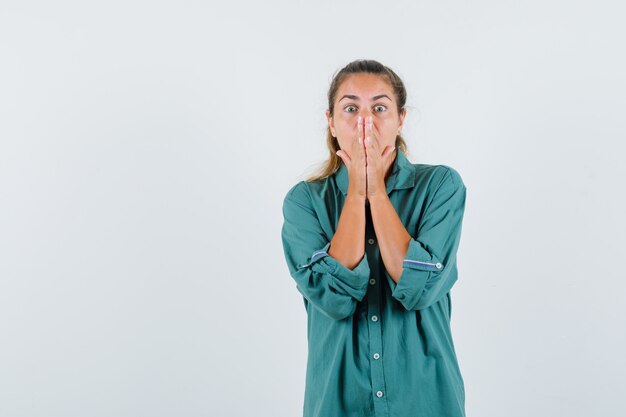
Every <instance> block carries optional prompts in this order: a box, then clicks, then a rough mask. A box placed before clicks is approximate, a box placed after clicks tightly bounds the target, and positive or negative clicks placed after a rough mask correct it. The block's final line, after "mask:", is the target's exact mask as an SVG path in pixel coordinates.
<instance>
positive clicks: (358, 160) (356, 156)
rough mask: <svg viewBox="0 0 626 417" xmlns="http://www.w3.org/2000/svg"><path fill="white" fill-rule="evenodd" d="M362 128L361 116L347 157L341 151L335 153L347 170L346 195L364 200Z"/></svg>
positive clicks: (363, 144)
mask: <svg viewBox="0 0 626 417" xmlns="http://www.w3.org/2000/svg"><path fill="white" fill-rule="evenodd" d="M363 139H364V126H363V120H362V118H361V116H359V117H358V121H357V130H356V135H355V136H354V140H353V141H352V145H351V147H350V155H352V156H349V155H348V154H347V153H346V151H344V150H343V149H341V150H338V151H337V155H339V157H340V158H341V159H342V160H343V163H344V164H346V167H347V168H348V195H349V196H356V197H359V198H362V199H363V201H365V198H366V195H367V194H366V175H367V173H366V171H365V143H364V140H363Z"/></svg>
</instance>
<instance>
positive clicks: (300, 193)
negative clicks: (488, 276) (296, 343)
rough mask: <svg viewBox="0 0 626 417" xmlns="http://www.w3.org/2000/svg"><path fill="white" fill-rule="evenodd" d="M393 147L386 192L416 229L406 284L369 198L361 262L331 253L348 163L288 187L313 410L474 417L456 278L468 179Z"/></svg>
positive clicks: (331, 415) (307, 412)
mask: <svg viewBox="0 0 626 417" xmlns="http://www.w3.org/2000/svg"><path fill="white" fill-rule="evenodd" d="M396 154H397V157H396V158H395V160H394V163H393V168H392V172H391V174H390V176H389V178H388V179H387V181H386V187H387V194H388V195H389V198H390V200H391V203H392V204H393V206H394V207H395V209H396V212H397V213H398V216H399V217H400V220H401V221H402V223H403V224H404V226H405V227H406V229H407V231H408V232H409V234H410V235H411V237H412V239H411V241H410V243H409V248H408V251H407V253H406V256H405V259H404V261H403V265H402V266H403V268H402V275H401V276H400V280H399V281H398V284H397V285H396V283H395V282H394V281H393V280H392V279H391V277H390V276H389V274H388V273H387V271H386V269H385V265H384V263H383V261H382V257H381V255H380V250H379V248H378V243H377V239H376V234H375V231H374V228H373V223H372V218H371V213H370V210H369V201H367V200H366V204H365V213H366V228H365V254H364V256H363V258H362V260H361V261H360V263H359V264H358V265H357V266H356V267H355V268H354V269H352V270H350V269H348V268H347V267H345V266H344V265H343V264H341V263H339V262H338V261H337V260H336V259H335V258H333V257H331V256H330V255H329V254H328V248H329V247H330V240H331V239H332V237H333V235H334V232H335V230H336V227H337V222H338V220H339V216H340V214H341V209H342V207H343V205H344V203H345V198H346V193H347V191H348V170H347V167H346V166H345V165H344V164H343V163H342V164H341V167H340V169H339V170H338V171H337V172H336V173H335V174H333V175H331V176H330V177H328V178H325V179H324V180H321V181H315V182H306V181H300V182H299V183H297V184H296V185H294V186H293V187H292V188H291V189H290V190H289V191H288V192H287V194H286V196H285V199H284V202H283V216H284V223H283V227H282V242H283V248H284V253H285V258H286V260H287V265H288V267H289V272H290V275H291V277H292V278H293V279H294V280H295V284H296V288H297V290H298V292H299V293H300V294H301V295H302V297H303V301H304V307H305V309H306V312H307V340H308V359H307V369H306V380H305V386H306V388H305V393H304V406H303V411H304V414H303V415H304V417H369V416H376V417H420V416H422V417H444V416H446V417H464V416H465V388H464V382H463V378H462V376H461V372H460V369H459V365H458V362H457V358H456V353H455V350H454V343H453V340H452V335H451V331H450V317H451V314H452V305H451V299H450V289H451V288H452V286H453V285H454V283H455V282H456V280H457V263H456V252H457V249H458V246H459V240H460V236H461V223H462V220H463V212H464V209H465V190H466V188H465V185H464V183H463V181H462V179H461V176H460V175H459V173H458V172H457V171H456V170H454V169H453V168H451V167H449V166H446V165H427V164H413V163H411V162H410V161H409V160H408V159H407V158H406V156H405V155H404V154H403V153H402V151H399V150H398V151H397V153H396Z"/></svg>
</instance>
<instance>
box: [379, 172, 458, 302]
mask: <svg viewBox="0 0 626 417" xmlns="http://www.w3.org/2000/svg"><path fill="white" fill-rule="evenodd" d="M443 167H445V168H446V169H447V171H446V173H445V174H444V176H443V179H442V180H441V182H440V185H439V186H438V187H437V190H436V191H435V193H434V195H433V197H432V198H431V200H430V202H429V203H427V204H428V206H427V208H426V210H425V212H424V215H423V217H422V219H421V221H420V224H419V226H418V230H417V236H413V238H412V239H411V241H410V242H409V248H408V250H407V253H406V255H405V257H404V260H403V263H402V274H401V275H400V279H399V280H398V283H397V284H396V283H395V282H394V281H393V280H392V279H391V277H390V276H389V274H388V273H386V275H387V281H388V282H389V285H390V286H391V290H392V293H391V295H392V297H394V298H395V299H396V300H398V301H399V302H400V303H401V304H402V305H403V306H404V308H405V309H406V310H421V309H424V308H427V307H430V306H431V305H432V304H434V303H435V302H437V301H438V300H439V299H440V298H441V297H443V296H445V295H446V294H447V293H448V291H450V289H451V288H452V286H453V285H454V283H455V282H456V280H457V275H458V274H457V265H456V253H457V249H458V247H459V241H460V239H461V227H462V222H463V213H464V211H465V194H466V188H465V185H464V184H463V181H462V179H461V176H460V175H459V173H458V172H457V171H456V170H454V169H453V168H451V167H448V166H445V165H443Z"/></svg>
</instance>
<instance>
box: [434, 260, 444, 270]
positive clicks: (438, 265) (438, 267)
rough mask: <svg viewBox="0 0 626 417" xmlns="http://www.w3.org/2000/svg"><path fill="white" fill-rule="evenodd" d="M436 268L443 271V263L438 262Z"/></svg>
mask: <svg viewBox="0 0 626 417" xmlns="http://www.w3.org/2000/svg"><path fill="white" fill-rule="evenodd" d="M435 266H436V267H437V269H441V267H442V266H443V265H441V262H437V263H436V264H435Z"/></svg>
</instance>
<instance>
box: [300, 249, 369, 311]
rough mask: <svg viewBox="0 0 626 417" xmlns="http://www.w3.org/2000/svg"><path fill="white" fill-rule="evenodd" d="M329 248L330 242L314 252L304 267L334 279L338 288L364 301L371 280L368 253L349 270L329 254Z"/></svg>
mask: <svg viewBox="0 0 626 417" xmlns="http://www.w3.org/2000/svg"><path fill="white" fill-rule="evenodd" d="M329 247H330V242H328V243H326V244H325V245H324V246H323V247H322V248H320V249H318V250H316V251H314V252H313V253H312V254H311V257H310V258H309V259H310V260H309V263H308V264H306V265H302V266H303V267H304V266H311V268H312V269H313V270H314V271H317V272H321V273H326V274H328V275H329V276H331V277H332V279H333V281H334V284H335V286H336V287H337V288H339V289H341V290H343V291H345V292H346V293H347V294H350V295H351V296H352V297H354V298H356V299H357V300H359V301H361V300H363V298H364V297H365V294H366V293H367V285H368V283H369V278H370V267H369V263H368V260H367V252H364V254H363V258H362V259H361V261H360V262H359V263H358V264H357V265H356V266H355V267H354V269H349V268H347V267H346V266H345V265H344V264H342V263H341V262H339V261H338V260H337V259H335V258H333V257H332V256H330V255H329V254H328V248H329Z"/></svg>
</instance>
